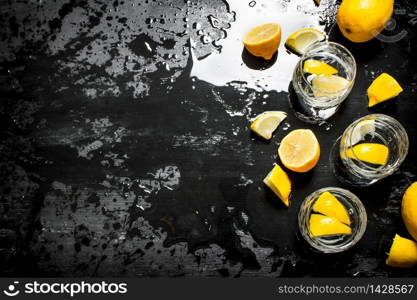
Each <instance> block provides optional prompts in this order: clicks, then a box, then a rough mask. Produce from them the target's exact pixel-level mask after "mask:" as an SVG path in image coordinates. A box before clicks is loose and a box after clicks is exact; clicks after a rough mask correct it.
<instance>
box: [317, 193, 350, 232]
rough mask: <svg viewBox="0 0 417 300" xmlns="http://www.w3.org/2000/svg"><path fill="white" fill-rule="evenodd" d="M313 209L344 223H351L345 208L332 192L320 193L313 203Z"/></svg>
mask: <svg viewBox="0 0 417 300" xmlns="http://www.w3.org/2000/svg"><path fill="white" fill-rule="evenodd" d="M313 210H314V211H315V212H318V213H321V214H322V215H325V216H327V217H331V218H334V219H336V220H337V221H339V222H342V223H344V224H347V225H350V223H351V222H350V218H349V214H348V212H347V210H346V208H345V207H344V206H343V204H342V203H341V202H340V201H339V200H338V199H337V198H336V197H335V196H334V195H333V194H332V193H329V192H324V193H323V194H321V195H320V197H319V198H318V199H317V200H316V202H315V203H314V205H313Z"/></svg>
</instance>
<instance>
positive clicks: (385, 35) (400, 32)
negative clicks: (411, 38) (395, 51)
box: [373, 9, 417, 43]
mask: <svg viewBox="0 0 417 300" xmlns="http://www.w3.org/2000/svg"><path fill="white" fill-rule="evenodd" d="M394 15H396V16H398V17H407V18H408V22H407V23H408V24H409V25H411V26H415V25H417V10H415V11H414V12H407V10H405V9H395V10H394ZM397 25H398V24H397V21H396V20H395V19H394V18H391V19H390V20H389V21H388V22H387V23H386V24H385V26H384V31H383V32H378V31H374V32H373V35H374V36H375V37H376V38H377V39H378V40H380V41H382V42H385V43H396V42H399V41H401V40H402V39H403V38H405V37H406V36H407V34H408V31H407V30H405V29H401V28H397V27H398V26H397ZM390 32H392V33H394V32H395V33H394V34H392V35H390V34H389V33H390Z"/></svg>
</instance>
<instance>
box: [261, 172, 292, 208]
mask: <svg viewBox="0 0 417 300" xmlns="http://www.w3.org/2000/svg"><path fill="white" fill-rule="evenodd" d="M264 183H265V185H266V186H267V187H269V188H270V189H271V190H272V191H273V192H274V193H275V195H277V196H278V197H279V198H280V199H281V201H282V202H283V203H284V204H285V205H286V206H287V207H288V206H289V205H290V202H289V198H290V194H291V180H290V178H289V177H288V175H287V173H285V172H284V170H283V169H282V168H281V167H280V166H278V165H277V164H275V165H274V168H273V169H272V171H271V172H269V174H268V175H267V176H266V177H265V179H264Z"/></svg>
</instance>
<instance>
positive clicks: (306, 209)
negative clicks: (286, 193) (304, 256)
mask: <svg viewBox="0 0 417 300" xmlns="http://www.w3.org/2000/svg"><path fill="white" fill-rule="evenodd" d="M324 192H334V193H336V194H342V195H344V196H345V197H346V198H348V199H349V201H351V202H352V205H353V207H354V209H355V211H356V213H357V215H358V216H357V217H358V220H359V221H358V226H357V231H356V233H355V234H354V235H353V236H352V238H351V240H350V241H349V242H348V243H346V244H345V245H342V246H340V247H338V248H331V247H326V246H323V245H320V244H319V243H316V242H314V241H313V238H312V237H311V236H309V235H308V234H306V230H305V228H304V227H305V226H308V225H305V221H308V220H306V219H307V218H306V216H307V215H311V212H312V211H311V210H312V207H313V204H314V202H315V201H316V200H317V199H318V197H319V196H320V195H321V194H323V193H324ZM309 201H311V203H310V204H309V205H308V206H307V205H306V204H307V202H309ZM367 223H368V217H367V213H366V209H365V206H364V205H363V203H362V201H361V200H360V199H359V197H358V196H356V195H355V194H353V193H352V192H351V191H349V190H347V189H344V188H340V187H324V188H320V189H318V190H316V191H314V192H312V193H310V194H309V195H308V196H307V197H305V198H304V201H303V202H302V203H301V206H300V210H299V212H298V227H299V231H300V233H301V235H302V236H303V238H304V240H306V242H307V243H308V244H309V245H310V246H311V247H313V248H314V249H316V250H318V251H320V252H322V253H324V254H334V253H340V252H343V251H346V250H348V249H350V248H352V247H353V246H355V245H356V244H357V243H358V242H359V241H360V240H361V239H362V237H363V235H364V234H365V231H366V228H367ZM307 231H309V230H307Z"/></svg>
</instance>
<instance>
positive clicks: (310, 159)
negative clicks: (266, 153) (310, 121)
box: [278, 129, 320, 173]
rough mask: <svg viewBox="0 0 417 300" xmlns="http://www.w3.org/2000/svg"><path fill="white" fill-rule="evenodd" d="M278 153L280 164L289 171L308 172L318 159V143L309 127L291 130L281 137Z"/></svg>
mask: <svg viewBox="0 0 417 300" xmlns="http://www.w3.org/2000/svg"><path fill="white" fill-rule="evenodd" d="M278 155H279V158H280V160H281V162H282V164H283V165H284V166H285V167H286V168H288V169H290V170H291V171H294V172H299V173H304V172H308V171H310V170H311V169H313V168H314V167H315V166H316V165H317V163H318V161H319V159H320V144H319V141H318V140H317V137H316V135H315V134H314V132H313V131H311V130H310V129H297V130H293V131H291V132H290V133H288V134H287V135H286V136H285V137H284V138H283V139H282V141H281V144H280V145H279V148H278Z"/></svg>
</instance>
